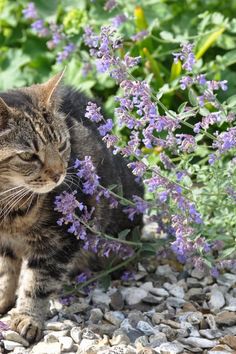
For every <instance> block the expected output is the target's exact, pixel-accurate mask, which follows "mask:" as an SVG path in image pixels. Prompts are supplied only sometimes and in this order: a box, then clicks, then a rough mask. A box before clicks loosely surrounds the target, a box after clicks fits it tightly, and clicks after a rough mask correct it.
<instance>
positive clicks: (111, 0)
mask: <svg viewBox="0 0 236 354" xmlns="http://www.w3.org/2000/svg"><path fill="white" fill-rule="evenodd" d="M117 5H118V4H117V1H116V0H107V1H106V3H105V5H104V10H106V11H109V12H111V11H112V10H114V9H115V8H116V7H117Z"/></svg>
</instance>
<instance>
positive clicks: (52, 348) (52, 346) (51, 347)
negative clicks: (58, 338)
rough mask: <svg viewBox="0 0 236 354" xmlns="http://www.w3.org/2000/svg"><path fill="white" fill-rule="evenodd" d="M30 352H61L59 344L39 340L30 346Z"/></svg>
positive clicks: (55, 353)
mask: <svg viewBox="0 0 236 354" xmlns="http://www.w3.org/2000/svg"><path fill="white" fill-rule="evenodd" d="M31 354H61V344H60V343H44V342H39V343H38V344H36V345H35V346H34V347H33V348H32V351H31Z"/></svg>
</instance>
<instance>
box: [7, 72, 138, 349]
mask: <svg viewBox="0 0 236 354" xmlns="http://www.w3.org/2000/svg"><path fill="white" fill-rule="evenodd" d="M60 79H61V76H60V75H57V76H55V77H53V78H52V79H51V80H49V81H48V82H47V83H45V84H40V85H34V86H31V87H29V88H23V89H17V90H11V91H8V92H6V93H0V313H5V312H6V311H8V309H10V308H11V307H12V306H14V304H15V300H16V290H17V287H18V295H17V300H16V309H15V311H14V312H13V314H12V317H11V323H10V326H11V328H12V329H14V330H16V331H18V332H19V333H20V334H21V335H22V336H24V337H25V338H26V339H27V340H28V341H30V342H32V341H34V340H38V339H39V338H40V336H41V330H42V325H43V321H44V319H45V316H46V313H47V307H48V299H49V297H50V296H51V295H53V294H55V293H57V292H58V290H59V289H60V287H61V285H62V284H63V282H64V281H65V280H66V277H67V275H68V273H70V272H71V271H73V269H75V264H77V266H79V268H81V269H82V268H83V266H84V264H85V262H86V261H87V258H88V257H86V256H85V255H84V254H83V255H82V253H80V247H81V246H80V243H79V241H78V240H76V238H75V237H74V236H72V235H69V234H68V233H67V232H65V229H63V228H61V227H59V226H58V225H57V223H56V220H57V219H58V218H59V215H58V214H57V212H56V211H55V210H54V198H55V196H56V195H58V194H59V193H60V192H61V191H62V190H68V188H69V187H70V188H71V189H72V190H74V189H75V187H76V186H78V189H79V180H76V178H74V177H73V181H72V180H71V178H72V177H71V176H69V177H68V176H67V168H68V166H69V165H70V164H72V163H73V162H74V160H75V159H76V158H79V159H83V158H84V157H85V156H86V155H90V156H91V157H92V161H93V163H94V165H95V166H96V168H97V174H98V175H99V176H100V177H101V183H102V184H103V185H104V186H105V187H106V186H109V185H111V184H116V185H118V186H122V189H123V194H124V196H125V197H126V198H131V196H132V195H133V194H136V195H142V187H141V186H140V185H138V184H137V183H136V182H135V181H134V178H133V176H132V174H131V173H130V171H129V170H128V168H127V166H126V163H125V162H124V160H123V159H122V158H120V157H118V156H113V154H112V153H111V151H109V150H108V149H107V148H106V146H105V145H104V143H103V141H102V139H101V137H100V135H99V133H98V131H97V127H96V124H94V123H91V122H90V121H88V120H87V119H86V118H84V113H85V107H86V105H87V102H88V99H87V98H85V97H84V96H83V95H82V94H80V93H78V92H76V91H74V90H72V89H70V88H64V89H62V90H61V89H59V81H60ZM64 178H65V179H64ZM78 193H79V199H80V200H81V201H83V202H85V203H86V204H87V205H88V206H93V205H94V200H93V199H92V198H88V197H86V196H85V195H83V193H82V192H81V191H80V189H79V192H78ZM95 207H96V212H95V215H96V218H97V220H98V223H99V227H100V229H101V230H105V231H106V232H107V233H111V234H113V235H116V234H117V232H119V231H121V230H122V229H126V228H132V227H134V226H135V225H138V224H141V218H139V217H137V218H136V219H135V220H134V222H133V223H132V224H131V223H130V221H129V220H128V219H127V217H126V215H125V214H124V213H123V212H122V211H121V209H120V208H118V209H114V210H111V209H109V208H108V205H107V202H106V200H101V202H100V203H99V205H95ZM20 271H21V277H20V282H19V283H18V280H19V274H20Z"/></svg>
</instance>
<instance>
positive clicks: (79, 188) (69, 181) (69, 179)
mask: <svg viewBox="0 0 236 354" xmlns="http://www.w3.org/2000/svg"><path fill="white" fill-rule="evenodd" d="M69 177H70V178H69ZM65 180H66V181H67V182H68V183H71V184H72V185H73V186H74V187H75V189H78V190H80V191H81V192H82V188H81V186H80V185H79V184H78V183H75V182H74V181H73V178H72V179H71V176H68V177H66V178H65Z"/></svg>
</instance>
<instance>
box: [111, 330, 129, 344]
mask: <svg viewBox="0 0 236 354" xmlns="http://www.w3.org/2000/svg"><path fill="white" fill-rule="evenodd" d="M115 332H116V333H114V335H113V337H112V339H110V343H111V345H112V346H114V345H120V344H125V345H128V344H130V339H129V337H128V336H127V335H126V334H125V333H124V332H123V331H121V330H117V331H115Z"/></svg>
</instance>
